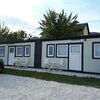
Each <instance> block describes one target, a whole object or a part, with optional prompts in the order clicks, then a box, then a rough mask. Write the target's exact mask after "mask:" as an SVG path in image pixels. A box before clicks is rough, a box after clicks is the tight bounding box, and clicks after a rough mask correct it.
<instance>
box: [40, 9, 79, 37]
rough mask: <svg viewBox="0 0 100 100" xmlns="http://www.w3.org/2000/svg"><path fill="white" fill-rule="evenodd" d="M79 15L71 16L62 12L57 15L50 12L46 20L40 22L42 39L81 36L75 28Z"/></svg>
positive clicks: (46, 15)
mask: <svg viewBox="0 0 100 100" xmlns="http://www.w3.org/2000/svg"><path fill="white" fill-rule="evenodd" d="M77 17H78V16H77V15H75V16H72V13H70V15H69V16H67V14H66V13H65V12H64V10H62V12H60V13H56V12H55V11H54V10H49V11H48V12H47V13H46V14H44V20H41V22H39V24H40V27H39V28H40V29H41V30H42V32H41V37H42V38H64V37H71V36H79V35H80V33H79V32H78V31H75V26H76V24H77V23H78V21H77Z"/></svg>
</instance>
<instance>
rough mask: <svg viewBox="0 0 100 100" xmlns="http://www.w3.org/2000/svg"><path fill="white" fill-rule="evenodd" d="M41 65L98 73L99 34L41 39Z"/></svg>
mask: <svg viewBox="0 0 100 100" xmlns="http://www.w3.org/2000/svg"><path fill="white" fill-rule="evenodd" d="M41 66H42V67H46V66H52V67H54V68H55V67H56V68H57V67H58V69H59V68H61V69H63V70H67V71H80V72H90V73H100V36H82V37H78V38H70V39H55V40H46V41H42V64H41Z"/></svg>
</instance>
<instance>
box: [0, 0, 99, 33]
mask: <svg viewBox="0 0 100 100" xmlns="http://www.w3.org/2000/svg"><path fill="white" fill-rule="evenodd" d="M99 3H100V0H95V1H94V0H91V1H89V0H88V1H87V0H77V1H75V0H0V16H2V17H4V18H3V20H4V21H5V23H7V24H8V25H9V27H11V29H13V28H14V29H18V28H19V29H21V28H23V29H26V30H27V31H28V30H29V31H30V32H31V33H34V32H35V31H36V32H37V29H36V28H38V27H39V23H38V21H40V19H43V14H44V13H46V11H48V9H54V10H55V11H56V12H61V10H62V9H64V10H65V12H66V13H68V15H69V14H70V13H71V12H73V15H75V14H78V15H79V17H78V19H79V21H80V22H88V21H91V20H99V18H100V14H99V11H100V7H99V6H96V4H99ZM94 6H95V7H94ZM0 20H1V17H0ZM12 27H13V28H12ZM34 34H35V33H34Z"/></svg>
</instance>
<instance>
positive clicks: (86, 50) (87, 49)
mask: <svg viewBox="0 0 100 100" xmlns="http://www.w3.org/2000/svg"><path fill="white" fill-rule="evenodd" d="M93 42H100V38H90V39H80V40H55V41H43V42H42V61H41V63H42V64H41V66H42V67H44V61H45V60H46V59H48V60H52V61H54V62H55V61H56V60H58V62H59V61H60V60H63V62H64V66H63V68H62V69H64V70H68V59H69V58H56V57H54V58H49V57H46V52H47V51H46V46H47V44H55V45H56V44H60V43H68V44H70V43H83V72H91V73H100V59H93V57H92V53H93V51H92V50H93V47H92V43H93Z"/></svg>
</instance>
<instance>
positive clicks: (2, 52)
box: [0, 46, 5, 57]
mask: <svg viewBox="0 0 100 100" xmlns="http://www.w3.org/2000/svg"><path fill="white" fill-rule="evenodd" d="M4 55H5V47H4V46H0V57H4Z"/></svg>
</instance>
